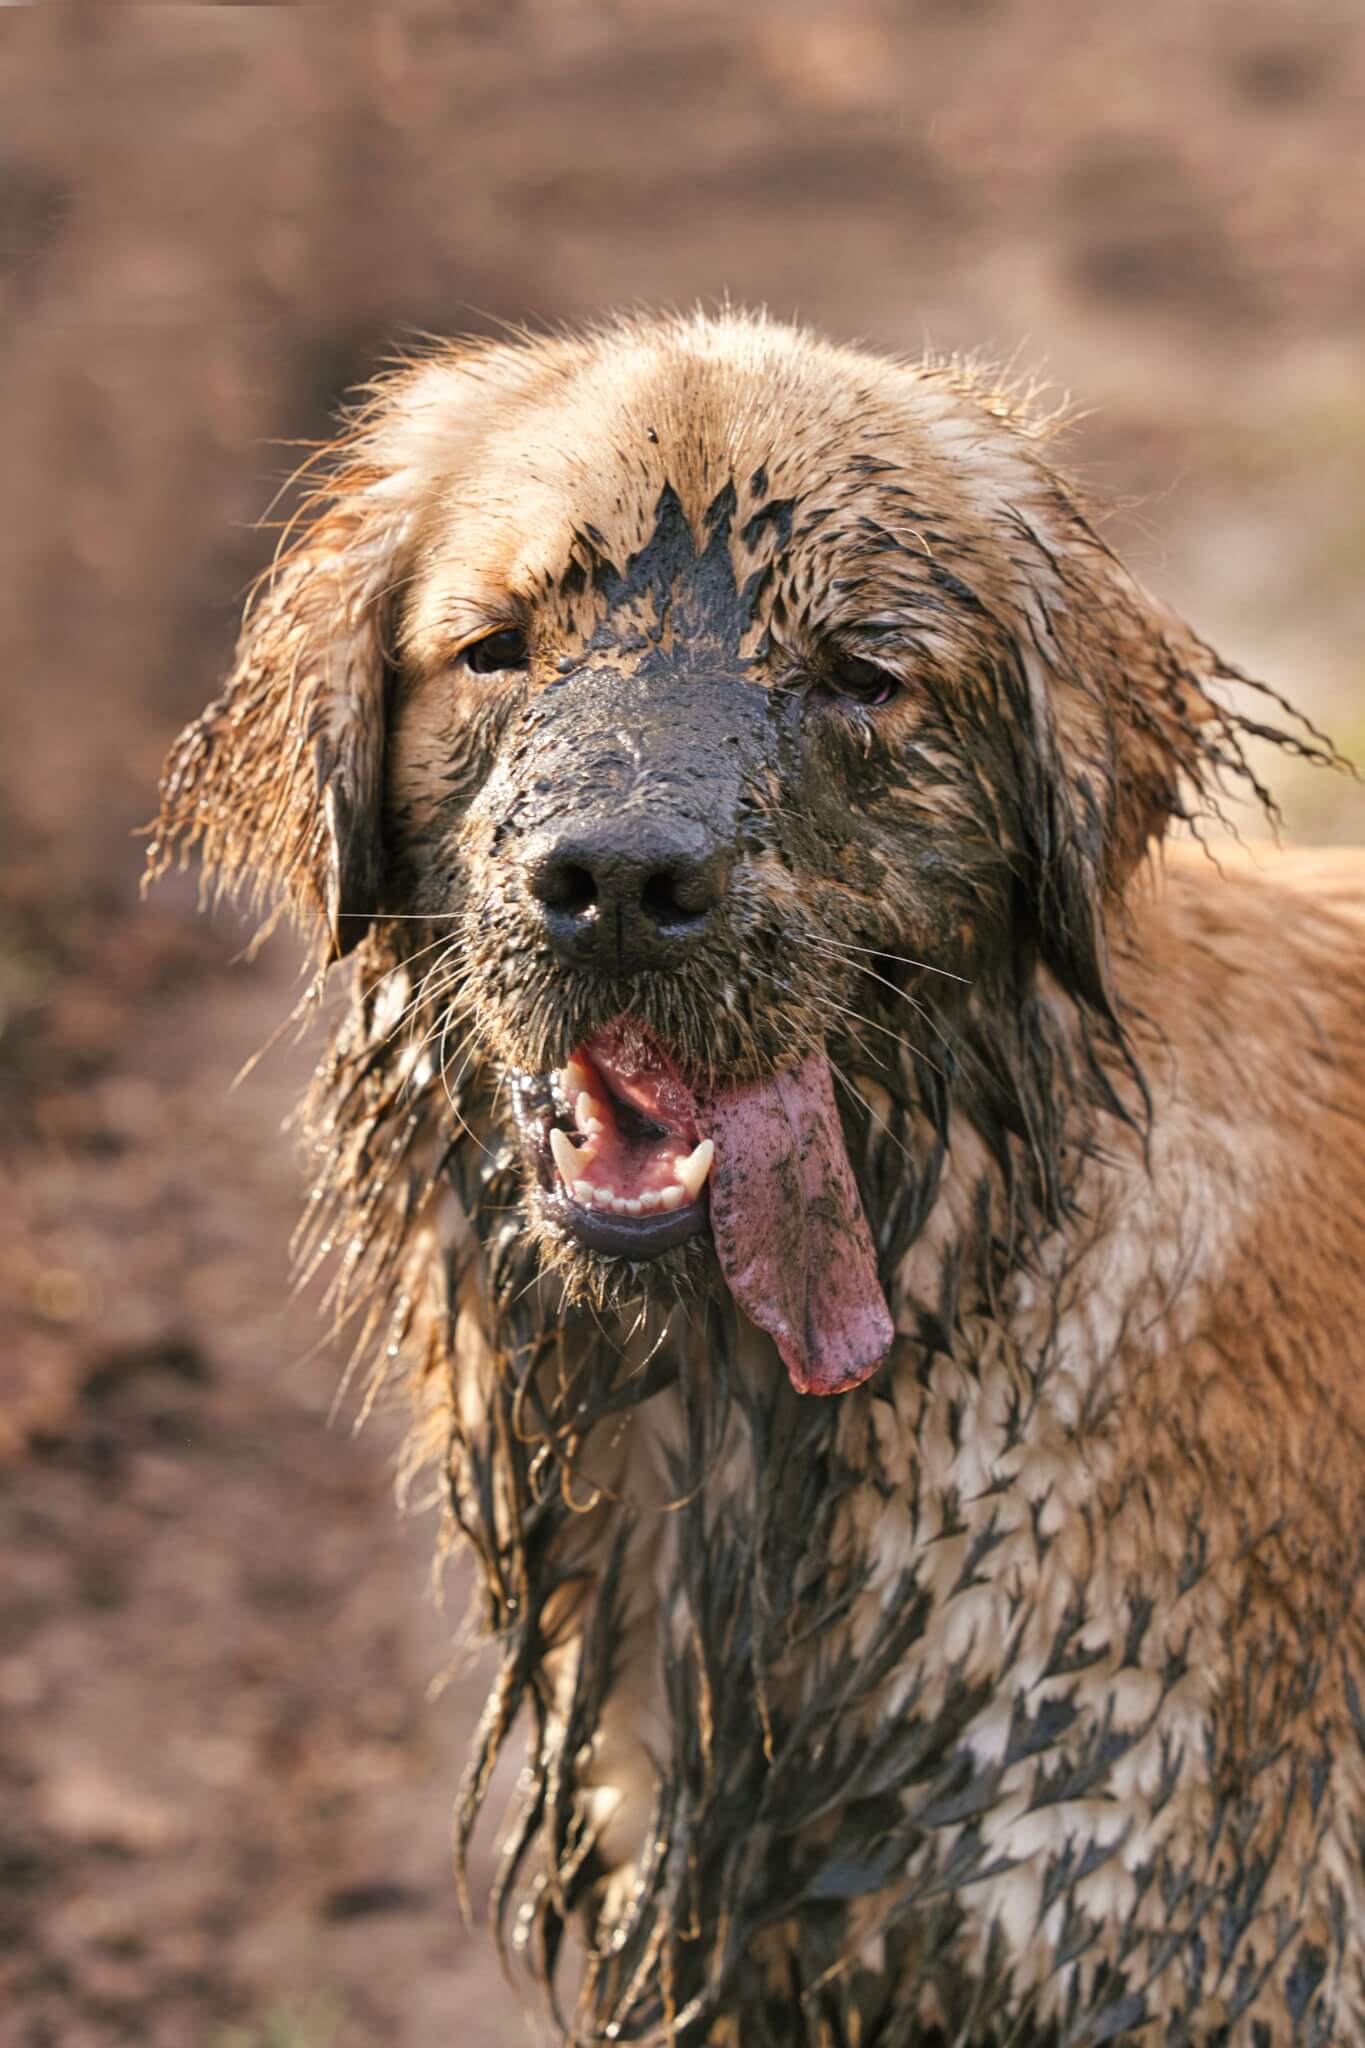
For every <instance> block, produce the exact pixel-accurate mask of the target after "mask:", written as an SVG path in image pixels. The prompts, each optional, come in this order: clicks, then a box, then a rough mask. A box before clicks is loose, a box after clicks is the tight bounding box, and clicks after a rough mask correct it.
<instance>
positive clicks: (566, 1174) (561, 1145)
mask: <svg viewBox="0 0 1365 2048" xmlns="http://www.w3.org/2000/svg"><path fill="white" fill-rule="evenodd" d="M550 1150H551V1151H552V1152H553V1153H554V1156H555V1165H556V1166H557V1167H558V1168H559V1177H560V1179H561V1180H563V1181H566V1182H569V1183H572V1182H573V1181H576V1180H578V1179H580V1178H581V1176H582V1172H583V1155H582V1154H581V1152H579V1151H578V1149H577V1148H576V1146H574V1145H572V1144H570V1142H569V1140H568V1138H567V1137H566V1136H565V1135H564V1133H563V1131H553V1130H552V1131H551V1133H550Z"/></svg>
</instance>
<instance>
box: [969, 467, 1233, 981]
mask: <svg viewBox="0 0 1365 2048" xmlns="http://www.w3.org/2000/svg"><path fill="white" fill-rule="evenodd" d="M1053 511H1054V518H1056V517H1058V516H1060V518H1061V521H1062V523H1063V524H1064V526H1065V532H1063V533H1061V534H1052V533H1049V534H1048V535H1047V536H1046V538H1043V537H1040V535H1039V534H1038V532H1036V531H1035V530H1034V529H1033V528H1032V527H1030V526H1026V525H1025V524H1024V521H1023V520H1022V518H1020V519H1019V522H1018V523H1019V527H1020V530H1021V533H1022V535H1023V537H1025V538H1026V540H1027V542H1028V544H1029V548H1030V551H1031V552H1032V554H1033V555H1034V558H1035V561H1036V566H1037V575H1036V580H1034V578H1032V577H1031V578H1030V586H1031V587H1030V591H1029V595H1028V599H1027V601H1026V603H1025V607H1024V619H1023V622H1022V624H1021V625H1020V627H1019V629H1018V632H1017V635H1016V650H1015V661H1014V663H1013V673H1012V675H1011V678H1010V684H1009V690H1008V695H1009V696H1010V698H1011V699H1012V702H1011V706H1010V709H1011V714H1012V720H1013V724H1014V727H1015V730H1016V732H1017V733H1018V735H1019V740H1018V753H1017V767H1018V774H1019V784H1020V789H1021V794H1022V829H1023V835H1024V841H1025V846H1026V849H1027V853H1028V856H1029V863H1028V864H1029V870H1030V874H1031V877H1032V883H1033V890H1034V895H1035V908H1036V916H1037V924H1038V931H1039V938H1040V944H1041V949H1042V953H1043V957H1044V959H1045V960H1046V962H1047V964H1048V965H1049V966H1050V967H1051V968H1052V970H1053V972H1054V973H1056V974H1057V975H1058V977H1059V978H1060V979H1061V980H1062V982H1063V983H1064V985H1065V986H1067V987H1068V988H1070V989H1071V990H1072V991H1073V992H1074V993H1075V994H1077V995H1079V996H1080V997H1082V999H1083V1000H1084V1001H1086V1002H1087V1003H1089V1004H1090V1005H1092V1007H1095V1008H1097V1009H1101V1010H1109V1009H1111V1007H1112V1004H1111V986H1110V976H1109V959H1108V948H1107V943H1106V927H1107V924H1108V920H1109V916H1110V914H1111V913H1112V912H1113V911H1114V909H1115V908H1116V906H1117V905H1118V904H1119V902H1120V901H1121V899H1122V896H1123V893H1124V891H1125V889H1126V887H1127V885H1128V883H1129V881H1130V880H1131V878H1132V876H1133V873H1134V870H1135V869H1136V868H1137V867H1138V865H1139V863H1140V862H1141V861H1142V859H1143V857H1144V855H1145V854H1146V852H1147V851H1148V850H1149V848H1150V847H1151V846H1153V845H1154V844H1155V843H1156V842H1157V841H1158V840H1159V839H1160V838H1161V837H1162V836H1163V835H1164V833H1165V832H1166V830H1167V828H1168V826H1169V825H1170V823H1171V821H1172V820H1173V819H1176V818H1184V817H1190V816H1194V815H1198V814H1199V813H1200V812H1201V811H1207V810H1209V809H1216V806H1217V793H1216V792H1217V783H1218V778H1219V775H1220V773H1221V771H1223V770H1225V769H1227V770H1231V771H1232V772H1233V773H1234V774H1235V775H1237V776H1241V777H1245V778H1248V779H1250V780H1251V781H1252V784H1253V787H1254V788H1255V790H1256V794H1257V795H1258V796H1261V797H1263V798H1264V794H1265V793H1264V792H1263V791H1262V790H1260V788H1259V785H1257V784H1256V783H1255V779H1254V777H1253V776H1252V775H1251V772H1250V770H1249V768H1248V765H1247V762H1246V758H1245V755H1244V753H1243V750H1242V746H1241V737H1240V735H1241V732H1242V730H1244V729H1245V721H1243V720H1241V719H1239V718H1238V717H1237V716H1236V715H1235V714H1234V713H1233V712H1231V711H1230V710H1229V709H1228V708H1227V707H1226V706H1224V705H1222V704H1220V703H1219V702H1218V700H1217V699H1216V698H1215V697H1214V696H1213V695H1211V694H1210V685H1211V684H1212V683H1213V682H1215V681H1216V680H1217V679H1219V678H1227V679H1233V678H1234V677H1236V671H1233V670H1230V669H1229V668H1227V667H1226V665H1225V664H1224V663H1223V662H1221V661H1220V660H1219V658H1218V656H1217V655H1216V654H1214V652H1213V651H1212V649H1211V648H1208V647H1206V646H1205V645H1204V644H1203V642H1202V641H1200V640H1199V639H1198V638H1197V637H1196V636H1195V635H1194V634H1193V633H1192V632H1191V631H1190V630H1189V628H1188V627H1187V626H1185V625H1184V624H1183V623H1182V621H1181V620H1179V619H1178V618H1177V617H1176V616H1175V615H1174V614H1173V613H1171V612H1169V611H1167V610H1166V609H1165V608H1164V607H1163V606H1162V605H1160V604H1159V603H1158V602H1157V601H1156V600H1155V599H1153V598H1151V597H1149V596H1148V594H1147V593H1146V592H1145V591H1144V590H1142V589H1141V587H1140V586H1139V585H1138V584H1137V583H1136V582H1134V580H1133V579H1132V577H1131V576H1129V575H1128V573H1127V571H1126V570H1125V569H1124V568H1123V566H1122V565H1121V563H1119V562H1118V560H1117V559H1116V558H1115V557H1114V555H1113V554H1112V553H1111V552H1110V550H1109V549H1108V548H1107V547H1106V546H1105V545H1104V544H1103V542H1102V541H1100V540H1099V538H1098V537H1097V535H1096V534H1095V533H1094V532H1093V531H1092V529H1091V528H1090V527H1089V525H1088V524H1087V522H1086V521H1085V520H1084V518H1083V517H1082V515H1081V514H1080V512H1079V511H1078V510H1077V509H1076V507H1075V506H1074V504H1072V503H1071V502H1070V501H1069V500H1068V499H1067V498H1065V496H1063V494H1062V493H1061V492H1060V490H1059V491H1058V493H1057V495H1056V497H1055V498H1054V501H1053ZM1017 560H1018V558H1017V557H1016V561H1017ZM1237 679H1238V680H1243V679H1242V678H1237Z"/></svg>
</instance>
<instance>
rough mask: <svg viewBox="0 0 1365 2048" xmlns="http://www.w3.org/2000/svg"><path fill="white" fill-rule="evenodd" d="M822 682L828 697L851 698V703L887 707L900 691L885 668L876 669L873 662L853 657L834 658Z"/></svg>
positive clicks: (897, 683) (844, 655)
mask: <svg viewBox="0 0 1365 2048" xmlns="http://www.w3.org/2000/svg"><path fill="white" fill-rule="evenodd" d="M822 680H823V682H824V684H825V687H826V688H827V689H828V690H829V691H830V693H831V695H832V696H835V697H851V698H852V699H853V701H854V703H855V704H868V705H877V704H889V703H890V702H891V699H892V698H893V697H894V696H895V695H896V693H897V692H898V690H899V689H900V683H899V681H898V679H897V678H896V677H895V676H893V675H892V674H891V672H890V670H889V669H884V668H878V667H877V664H876V662H875V661H864V660H863V659H862V657H861V655H857V654H840V655H836V656H835V657H834V659H833V660H832V661H830V662H829V664H828V665H827V667H826V668H825V671H824V674H823V677H822Z"/></svg>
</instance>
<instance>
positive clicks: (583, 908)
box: [527, 820, 730, 974]
mask: <svg viewBox="0 0 1365 2048" xmlns="http://www.w3.org/2000/svg"><path fill="white" fill-rule="evenodd" d="M729 879H730V861H729V857H728V855H727V853H726V852H725V851H724V850H723V849H721V848H719V847H717V846H715V845H714V844H712V843H709V840H708V835H706V834H705V833H704V832H703V831H702V830H701V828H699V827H695V826H690V825H689V824H687V823H686V822H683V821H679V822H678V823H676V824H667V823H663V822H660V821H650V822H649V823H648V824H646V825H644V826H643V827H642V826H640V825H639V824H634V823H632V824H630V825H627V824H626V823H625V821H622V820H615V821H611V822H608V823H606V824H604V825H603V826H601V827H599V828H597V829H595V830H594V829H592V828H588V829H585V830H580V831H577V832H573V833H569V834H566V835H565V837H563V838H562V839H557V840H555V841H554V842H553V843H552V844H551V845H549V846H546V847H543V848H542V849H541V850H540V851H539V852H538V853H537V854H536V855H535V856H534V857H533V858H532V860H531V863H530V866H529V869H528V873H527V881H528V884H529V887H530V891H531V895H532V897H533V898H534V899H535V901H536V903H537V904H539V906H540V914H541V918H542V920H543V923H544V928H545V935H546V937H547V938H548V940H549V942H550V945H551V946H552V947H553V949H554V951H555V952H556V953H557V954H558V955H559V958H560V959H561V960H563V961H565V962H566V963H568V964H569V965H571V966H575V967H596V968H600V969H601V970H603V971H604V972H613V973H618V974H622V973H624V974H630V973H633V972H634V971H635V970H636V969H637V968H643V967H672V966H675V965H676V964H677V963H678V962H679V961H680V960H681V959H682V958H683V957H684V955H685V954H686V952H687V950H688V948H689V947H690V946H691V945H693V944H694V943H695V941H696V940H697V939H698V938H700V936H701V934H702V932H703V931H704V930H705V928H706V924H707V920H708V919H709V917H710V915H711V913H712V911H713V910H714V909H715V908H716V905H717V904H718V903H719V902H720V901H721V899H722V898H723V897H724V895H725V891H726V887H727V885H728V883H729Z"/></svg>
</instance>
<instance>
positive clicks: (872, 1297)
mask: <svg viewBox="0 0 1365 2048" xmlns="http://www.w3.org/2000/svg"><path fill="white" fill-rule="evenodd" d="M512 1100H513V1107H514V1111H515V1114H516V1117H517V1122H518V1125H519V1127H520V1130H521V1133H522V1139H523V1142H524V1144H525V1145H526V1147H527V1150H528V1153H529V1154H530V1157H531V1159H532V1161H533V1163H534V1166H535V1171H536V1178H537V1181H538V1183H539V1186H540V1190H541V1199H542V1202H543V1203H545V1204H546V1205H548V1207H549V1210H550V1214H551V1216H552V1217H553V1220H554V1222H555V1223H556V1225H557V1226H558V1227H559V1228H560V1229H561V1230H562V1231H563V1232H564V1233H565V1234H566V1235H568V1236H570V1237H572V1238H573V1239H575V1240H576V1241H577V1242H578V1243H579V1244H581V1245H582V1246H584V1247H585V1248H586V1249H587V1250H589V1251H591V1252H596V1253H598V1254H601V1255H603V1256H606V1257H614V1258H624V1259H636V1260H643V1259H651V1258H654V1257H656V1256H657V1255H658V1254H659V1253H660V1252H663V1251H666V1250H668V1249H669V1247H670V1246H673V1245H678V1244H682V1243H683V1242H684V1241H685V1240H686V1239H688V1238H690V1237H694V1236H697V1235H698V1234H699V1233H701V1232H702V1231H704V1230H706V1229H707V1228H708V1225H709V1228H710V1233H711V1240H712V1243H713V1245H714V1247H715V1252H716V1257H717V1259H718V1261H719V1263H720V1267H721V1270H722V1272H723V1273H724V1276H725V1280H726V1283H727V1285H728V1286H729V1289H730V1292H731V1294H732V1295H733V1296H734V1298H735V1301H736V1302H737V1304H738V1305H739V1307H740V1308H741V1309H742V1310H743V1311H744V1313H745V1314H746V1315H747V1316H748V1317H749V1318H750V1320H751V1321H752V1322H754V1323H756V1324H757V1325H758V1326H759V1328H760V1329H763V1330H766V1331H767V1332H768V1333H769V1335H770V1336H771V1337H772V1338H773V1340H774V1342H775V1343H776V1345H777V1347H778V1350H779V1351H780V1352H781V1354H782V1357H783V1360H784V1361H785V1363H786V1366H787V1369H788V1371H789V1373H790V1375H791V1378H792V1382H793V1384H794V1385H795V1386H796V1387H797V1388H798V1389H799V1390H800V1391H801V1392H803V1393H817V1394H834V1393H842V1392H843V1391H844V1390H845V1389H846V1388H849V1387H853V1386H857V1385H858V1383H859V1382H860V1381H861V1380H865V1379H866V1378H867V1377H868V1376H869V1374H870V1373H872V1372H873V1371H874V1370H875V1369H876V1366H877V1365H878V1363H879V1362H880V1360H881V1359H882V1357H883V1356H884V1355H885V1353H886V1351H887V1349H888V1347H889V1346H890V1343H891V1340H892V1336H893V1334H894V1331H893V1327H892V1323H891V1318H890V1315H889V1313H888V1311H887V1307H886V1301H885V1298H884V1296H883V1294H882V1290H881V1285H880V1283H879V1280H878V1277H877V1262H876V1254H875V1251H874V1249H873V1245H872V1238H871V1234H870V1232H869V1230H868V1226H867V1220H866V1218H865V1216H864V1214H863V1210H862V1204H861V1202H860V1200H859V1197H858V1190H857V1185H856V1183H855V1181H854V1177H853V1169H852V1167H851V1166H850V1164H849V1160H848V1154H847V1152H846V1150H845V1148H844V1140H843V1132H842V1129H841V1126H840V1123H839V1117H838V1114H837V1111H836V1109H835V1104H834V1091H833V1087H832V1084H831V1081H830V1073H829V1064H828V1062H827V1060H826V1059H825V1057H824V1054H823V1053H819V1052H815V1053H810V1054H808V1055H807V1056H806V1058H805V1059H804V1060H803V1061H802V1062H801V1063H800V1065H798V1066H796V1067H794V1068H792V1069H790V1070H788V1071H782V1072H778V1073H775V1074H771V1075H768V1076H764V1077H762V1078H760V1079H757V1080H753V1081H746V1082H743V1083H740V1084H738V1085H736V1086H735V1087H733V1088H728V1089H722V1090H720V1091H718V1092H717V1093H714V1094H711V1095H708V1096H704V1097H699V1096H697V1095H695V1094H694V1093H693V1091H692V1090H691V1089H690V1088H689V1087H688V1085H687V1083H686V1082H685V1081H684V1079H683V1077H682V1075H681V1074H680V1073H679V1071H678V1068H677V1066H676V1064H675V1063H674V1062H673V1061H672V1060H671V1059H670V1057H669V1055H668V1053H667V1052H666V1050H665V1049H664V1048H663V1047H662V1046H660V1045H659V1044H658V1043H657V1041H656V1040H655V1039H654V1038H653V1037H652V1036H651V1034H650V1033H649V1032H648V1031H647V1030H646V1029H645V1028H644V1026H643V1025H641V1024H640V1023H639V1022H638V1021H637V1020H636V1019H634V1018H632V1017H629V1016H626V1017H619V1018H617V1019H616V1020H615V1022H614V1023H612V1024H609V1025H607V1026H606V1028H605V1029H603V1030H601V1031H598V1032H597V1033H595V1034H594V1036H593V1037H591V1038H589V1039H587V1040H586V1041H585V1042H584V1044H583V1045H581V1046H579V1047H578V1048H577V1050H576V1051H575V1052H574V1054H573V1056H572V1058H570V1059H569V1060H568V1061H567V1062H566V1064H565V1065H564V1066H563V1067H562V1068H560V1069H559V1070H558V1072H556V1073H552V1074H547V1075H542V1076H539V1077H536V1076H530V1075H522V1076H518V1077H517V1078H516V1079H515V1080H514V1082H513V1084H512Z"/></svg>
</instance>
